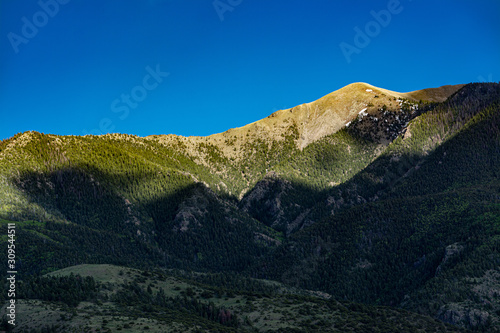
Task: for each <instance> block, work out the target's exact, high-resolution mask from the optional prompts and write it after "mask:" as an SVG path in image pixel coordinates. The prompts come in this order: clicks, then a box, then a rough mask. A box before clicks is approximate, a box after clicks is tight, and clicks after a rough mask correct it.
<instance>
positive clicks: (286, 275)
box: [0, 83, 500, 332]
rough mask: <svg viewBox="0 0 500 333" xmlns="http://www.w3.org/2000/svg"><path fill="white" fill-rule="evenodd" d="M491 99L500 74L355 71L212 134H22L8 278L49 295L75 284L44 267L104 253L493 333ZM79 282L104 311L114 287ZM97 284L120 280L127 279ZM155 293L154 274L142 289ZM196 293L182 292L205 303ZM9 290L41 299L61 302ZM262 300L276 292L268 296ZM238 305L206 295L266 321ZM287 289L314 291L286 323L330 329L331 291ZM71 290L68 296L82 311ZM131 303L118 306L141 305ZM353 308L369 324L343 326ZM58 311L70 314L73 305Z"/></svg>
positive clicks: (12, 185) (8, 195)
mask: <svg viewBox="0 0 500 333" xmlns="http://www.w3.org/2000/svg"><path fill="white" fill-rule="evenodd" d="M499 102H500V84H496V83H483V84H478V83H473V84H467V85H457V86H444V87H441V88H432V89H424V90H420V91H415V92H410V93H397V92H392V91H389V90H385V89H381V88H377V87H374V86H371V85H368V84H365V83H355V84H351V85H348V86H346V87H344V88H342V89H340V90H337V91H335V92H333V93H331V94H329V95H327V96H325V97H323V98H321V99H319V100H317V101H314V102H311V103H307V104H302V105H300V106H297V107H294V108H291V109H288V110H280V111H277V112H275V113H273V114H272V115H270V116H269V117H267V118H265V119H262V120H259V121H257V122H254V123H252V124H249V125H247V126H244V127H241V128H236V129H230V130H228V131H226V132H224V133H220V134H214V135H212V136H208V137H181V136H174V135H161V136H149V137H145V138H141V137H137V136H132V135H121V134H109V135H104V136H84V137H79V136H57V135H51V134H42V133H37V132H25V133H20V134H17V135H16V136H14V137H12V138H10V139H7V140H3V141H2V142H0V221H1V225H2V227H3V228H4V230H6V228H7V223H9V222H11V221H14V222H15V223H16V247H18V248H19V249H22V251H21V250H19V251H20V252H19V253H18V254H17V255H18V259H17V265H18V267H17V270H18V278H19V279H20V280H21V281H23V283H26V285H29V286H31V287H30V288H32V289H33V288H34V289H36V286H37V285H45V284H51V283H52V284H58V283H59V284H63V287H61V288H60V289H61V292H62V291H63V290H64V289H65V288H67V287H64V286H68V285H71V283H79V282H75V281H73V280H68V281H66V280H57V279H56V278H54V277H53V276H52V275H50V276H48V277H46V278H41V276H43V275H44V274H47V273H50V272H53V271H57V270H60V269H63V268H68V267H73V266H76V265H81V264H89V265H90V264H91V265H109V264H112V265H117V266H122V267H128V268H121V269H122V270H125V271H127V270H128V269H132V268H133V269H139V270H143V271H154V272H157V273H158V274H167V275H169V274H170V275H172V274H174V275H176V276H179V275H181V278H187V279H188V280H189V281H190V282H188V284H189V283H199V282H196V281H197V279H198V277H199V276H205V277H206V280H204V281H205V282H203V283H206V284H208V285H211V287H210V288H212V289H210V288H209V289H210V290H213V288H222V287H224V286H226V285H227V284H228V283H230V284H231V283H232V284H231V287H230V288H228V289H230V290H231V293H232V294H234V295H239V294H241V292H243V291H244V290H245V285H248V283H250V282H248V281H264V282H262V283H264V284H265V283H276V282H267V281H279V282H280V283H283V288H285V289H286V288H288V290H294V291H293V293H294V294H298V295H306V296H305V297H317V295H331V297H332V298H331V300H329V301H328V302H330V303H331V302H332V300H333V299H335V300H337V301H336V302H340V303H335V302H334V303H335V304H346V303H343V302H349V304H352V305H349V306H345V305H342V306H344V308H345V310H340V308H338V309H339V310H338V311H340V312H342V313H344V315H345V316H347V317H345V318H348V319H347V321H346V323H344V324H345V325H348V326H345V329H347V327H350V328H353V329H356V330H357V331H363V330H365V329H366V330H370V329H369V327H371V326H373V327H378V329H379V330H380V331H388V332H389V331H391V329H392V330H396V331H398V330H401V329H402V328H401V327H406V326H404V325H410V324H411V320H410V321H408V320H407V319H405V317H407V318H410V316H417V314H418V315H419V316H421V317H419V318H422V319H419V321H418V322H420V323H421V324H422V325H421V327H419V326H418V325H417V326H413V328H414V329H416V330H417V331H418V330H424V329H425V328H424V326H425V327H427V329H428V330H429V331H433V330H436V331H439V330H441V329H445V328H443V327H445V326H443V325H442V324H441V323H442V322H446V323H449V324H453V325H456V326H454V327H455V328H450V327H448V328H446V329H452V330H453V329H455V330H457V331H459V330H460V329H459V328H458V327H461V328H464V329H481V330H489V331H492V332H495V331H498V326H499V325H500V324H499V321H500V302H499V301H498V297H497V296H498V294H500V280H499V276H500V271H499V270H498V267H499V263H500V253H499V250H498V249H499V246H498V245H499V244H498V240H499V239H500V238H499V235H500V205H499V204H500V186H499V185H500V184H499V181H498V175H499V171H500V170H499V165H500V164H499V162H500V161H499V157H500V136H499V134H500V133H499V132H500V131H499V126H498V125H499V123H500V122H499V120H500V119H499V116H500V114H499ZM4 235H6V233H5V234H4ZM7 240H8V239H7V238H6V237H4V238H2V244H4V245H5V246H7ZM5 255H6V254H5V253H4V254H3V256H4V258H5V260H6V257H5ZM76 267H78V266H76ZM92 267H93V266H92ZM113 267H114V266H113ZM68 269H69V268H68ZM172 270H174V271H172ZM76 271H78V272H79V273H80V275H82V276H86V275H89V274H86V273H85V272H82V271H81V270H78V269H77V270H76ZM76 271H75V272H76ZM195 272H196V273H195ZM110 274H111V273H110ZM112 274H114V273H112ZM140 274H142V273H140ZM144 274H150V273H147V272H146V273H144ZM155 274H156V273H155ZM185 274H188V276H186V275H185ZM193 274H194V275H193ZM221 274H222V275H221ZM90 275H92V274H90ZM221 276H223V277H224V278H223V279H221V278H220V277H221ZM92 278H93V279H95V280H96V281H97V280H99V279H102V276H99V275H98V274H97V275H92ZM37 279H38V280H37ZM46 279H48V280H46ZM51 279H52V280H51ZM53 279H56V280H53ZM78 279H81V278H77V280H78ZM161 279H164V277H161ZM161 279H160V281H161ZM249 279H250V280H249ZM255 279H258V280H255ZM78 281H80V280H78ZM89 281H90V280H89ZM92 281H94V280H92ZM207 281H211V282H210V283H208V282H207ZM230 281H233V282H230ZM245 281H247V282H245ZM89 283H91V282H89ZM92 283H94V284H92ZM92 283H91V284H92V286H93V287H92V288H93V289H92V288H91V290H89V292H88V294H89V295H93V296H85V297H84V296H82V299H81V302H89V301H91V303H92V302H93V304H94V306H97V307H98V308H99V307H100V305H99V302H105V301H106V300H109V299H106V298H105V297H109V295H108V296H104V295H105V294H109V293H107V292H104V291H103V289H102V286H100V287H96V284H95V281H94V282H92ZM120 283H121V282H120ZM151 283H152V284H153V285H157V284H159V283H160V282H154V281H151ZM252 283H253V282H252ZM259 283H260V282H259ZM87 287H88V286H86V285H85V286H81V287H79V288H80V289H82V290H83V289H85V288H87ZM143 287H145V288H146V289H147V287H146V285H143ZM109 288H112V289H113V290H115V291H116V292H117V293H119V292H120V291H119V290H121V289H120V288H122V287H120V286H119V285H116V286H113V287H109ZM126 288H135V287H132V286H130V287H128V286H127V287H125V289H124V290H128V291H126V292H125V291H123V292H124V293H128V292H131V291H132V290H135V291H134V293H137V295H138V296H137V297H138V298H140V299H143V301H144V302H145V303H144V304H147V303H151V302H150V300H149V299H148V297H150V296H147V294H148V291H147V290H146V294H143V291H141V290H139V289H137V290H136V289H126ZM141 288H142V287H141ZM172 288H173V287H172ZM192 288H194V287H192ZM259 288H260V289H262V288H261V287H259ZM260 289H259V290H260ZM264 289H265V288H264ZM311 290H314V291H316V292H317V293H318V294H311ZM158 292H159V289H158V288H156V289H155V288H153V287H152V291H151V293H149V295H155V294H157V293H158ZM201 293H203V290H201V289H200V295H201ZM99 295H100V296H99ZM140 295H143V296H140ZM144 295H146V296H147V297H146V296H144ZM315 295H316V296H315ZM192 296H194V295H191V297H190V298H191V300H190V302H194V303H193V304H195V303H196V302H198V303H199V301H201V300H202V299H200V298H198V301H195V300H193V299H196V297H195V298H193V297H192ZM3 297H5V295H4V296H3ZM22 297H23V299H27V300H29V299H37V300H40V301H41V302H42V303H40V304H45V305H41V306H46V305H47V304H49V303H50V302H54V301H55V300H58V299H59V300H62V301H64V299H65V298H66V297H65V296H58V297H59V298H57V297H55V296H54V297H55V298H54V297H52V296H47V295H46V294H43V295H41V294H37V293H32V294H29V293H24V294H22ZM51 297H52V298H51ZM89 297H90V298H89ZM142 297H144V298H142ZM158 297H160V298H161V297H163V296H161V295H160V296H158ZM199 297H201V296H199ZM259 297H260V296H259ZM266 297H268V298H269V299H272V300H275V301H276V302H278V303H280V304H281V302H283V296H280V294H279V293H275V292H271V293H270V294H269V295H268V296H266ZM301 297H302V296H301ZM328 297H330V296H328ZM320 298H321V297H320ZM228 299H232V298H231V297H228ZM137 300H138V299H137ZM234 301H235V302H236V299H235V300H234ZM27 302H30V301H27ZM43 302H45V303H43ZM47 302H49V303H47ZM110 302H111V303H112V304H115V305H117V304H120V302H125V303H124V304H129V303H127V302H132V301H130V300H126V299H121V298H120V299H111V300H110ZM141 302H142V301H141ZM141 302H138V303H137V302H136V303H137V304H142V303H141ZM162 302H163V301H162ZM165 302H166V303H165ZM169 302H174V301H173V300H171V301H168V302H167V301H166V300H164V303H161V304H156V305H155V306H158V308H157V310H158V311H159V312H160V313H164V312H165V311H167V310H166V309H170V310H168V311H171V310H172V304H177V305H178V306H180V307H184V308H185V309H187V307H186V306H184V305H182V304H184V303H182V304H181V303H175V302H174V303H169ZM176 302H177V301H176ZM179 302H180V301H179ZM182 302H186V300H184V301H182ZM235 302H232V301H229V302H223V304H222V303H217V304H219V305H217V306H222V305H223V307H224V311H226V310H227V311H229V312H231V313H233V312H234V313H239V314H238V318H239V319H238V320H235V321H233V322H232V323H233V324H234V325H236V326H233V327H232V328H231V327H229V328H227V329H236V328H235V327H239V328H238V329H239V330H243V329H251V328H252V327H253V329H256V330H258V331H270V330H275V331H279V329H280V328H279V326H276V325H274V324H273V325H271V324H270V323H271V321H266V320H262V318H261V317H259V318H260V319H259V320H258V322H259V323H258V324H257V323H256V322H255V320H254V319H255V318H254V319H250V322H252V323H253V324H248V323H247V322H246V320H245V319H244V317H242V315H243V314H244V316H247V317H252V316H254V317H255V314H253V315H251V313H252V311H250V309H251V308H252V307H251V306H250V305H248V306H250V308H249V309H246V310H245V309H243V308H242V307H239V305H236V303H235ZM240 302H241V300H240ZM259 302H261V301H259ZM262 302H263V301H262ZM262 302H261V303H262ZM293 302H296V303H294V304H296V305H290V306H291V307H292V308H293V307H295V306H297V307H299V306H300V304H302V303H301V302H313V303H314V304H319V305H318V306H317V309H318V313H317V315H316V316H312V317H311V315H310V314H307V313H298V314H295V315H294V317H297V318H300V319H299V320H298V321H297V322H296V324H294V325H295V326H294V325H292V326H293V327H295V329H297V330H299V331H300V330H304V329H306V328H307V327H308V325H309V327H310V329H314V328H315V329H320V327H323V328H322V329H321V330H322V331H335V330H340V331H342V329H341V328H339V327H342V326H338V325H337V324H338V318H337V319H335V318H330V319H331V320H333V321H330V319H328V320H327V319H325V318H326V317H324V315H325V313H327V312H328V311H330V310H331V309H332V308H331V306H333V305H329V304H330V303H328V302H327V303H328V304H327V303H324V302H326V301H324V300H321V299H316V298H315V300H314V301H309V300H308V301H306V300H304V299H300V298H299V299H297V300H296V301H293ZM315 302H316V303H315ZM317 302H319V303H317ZM322 302H323V303H322ZM167 303H168V304H170V305H167ZM198 303H196V304H198ZM202 303H203V302H202ZM78 304H80V303H78ZM78 304H70V305H67V306H69V307H70V308H73V309H77V310H74V311H77V312H79V311H80V310H79V309H80V307H79V306H77V305H78ZM203 304H205V303H203ZM203 304H201V303H200V304H198V305H195V306H194V308H191V307H189V309H191V310H193V309H195V308H203V307H204V306H205V305H203ZM207 304H208V303H207ZM262 304H264V303H262ZM284 304H286V303H284ZM332 304H333V303H332ZM129 305H130V306H132V305H131V304H129ZM37 306H38V305H37ZM75 306H77V307H75ZM214 306H215V305H214ZM335 306H337V305H335ZM387 307H389V308H387ZM133 308H134V310H133V311H132V312H130V313H128V314H127V316H128V317H129V318H133V317H137V316H138V313H140V312H141V311H143V310H141V307H140V306H138V307H133ZM313 308H314V307H313ZM344 308H342V309H344ZM221 309H222V308H219V310H221ZM328 309H330V310H328ZM356 309H358V310H359V309H363V310H362V311H361V312H363V313H365V314H368V313H371V314H373V313H377V316H378V315H380V316H381V317H380V318H387V317H388V316H389V317H391V318H393V319H391V323H393V324H389V323H387V322H386V321H385V319H384V320H382V319H380V320H382V322H383V323H384V324H383V325H382V324H380V325H382V326H379V321H378V319H377V321H376V322H377V323H375V322H371V321H370V322H368V321H366V320H367V319H366V318H365V319H362V318H361V317H362V316H361V317H360V316H359V315H356V314H355V313H354V312H356V311H357V310H356ZM403 309H404V310H403ZM149 310H151V309H148V310H147V311H146V310H144V311H146V312H148V311H149ZM191 310H187V311H188V312H189V313H191V314H190V315H189V316H194V317H190V318H191V319H190V320H191V321H190V322H191V323H192V324H193V323H197V324H196V325H201V326H200V327H206V329H207V330H222V328H221V327H220V326H217V325H220V324H221V323H220V321H219V323H218V324H217V323H212V322H210V321H209V322H206V321H203V320H202V318H201V317H203V315H202V316H201V317H199V312H196V311H197V310H193V311H194V312H193V311H191ZM29 311H30V312H35V311H38V310H37V307H33V308H30V310H29ZM58 311H59V310H57V311H56V313H59V312H58ZM64 311H66V310H64ZM68 311H69V312H71V311H73V310H71V311H70V310H68ZM99 311H101V310H99ZM99 311H98V312H99ZM113 311H114V312H113ZM113 311H112V312H113V313H115V314H119V313H122V314H125V312H124V311H126V310H125V309H123V308H116V309H114V310H113ZM134 311H136V312H134ZM144 311H143V312H144ZM168 311H167V312H168ZM190 311H191V312H190ZM258 311H264V310H258ZM276 311H278V310H276ZM279 311H285V310H284V309H280V310H279ZM279 311H278V312H279ZM325 311H326V312H325ZM335 311H337V310H335ZM353 311H354V312H353ZM401 311H409V312H401ZM69 312H68V313H69ZM358 312H359V311H358ZM65 313H67V311H66V312H65ZM92 313H93V314H89V313H87V316H90V317H91V318H93V317H94V316H96V312H92ZM132 313H136V314H135V315H132ZM197 313H198V314H197ZM259 313H261V314H262V316H263V318H268V319H269V318H274V317H273V315H271V314H270V313H268V314H263V313H262V312H259ZM320 313H321V314H320ZM224 314H225V315H226V312H224ZM410 314H411V315H410ZM61 316H66V314H64V313H62V314H61ZM142 316H145V315H144V314H143V315H142ZM259 316H261V315H259ZM65 318H66V317H65ZM144 318H147V320H148V321H157V318H156V317H155V316H153V315H151V316H149V315H148V316H146V317H144ZM155 318H156V319H155ZM321 318H323V319H321ZM343 318H344V317H343ZM356 318H357V319H356ZM415 318H416V317H415ZM431 318H435V319H437V320H439V321H434V319H431ZM101 319H102V318H101ZM219 319H220V318H219ZM30 320H31V319H30ZM102 320H106V321H109V319H102ZM145 320H146V319H145ZM269 320H271V319H269ZM325 320H326V321H325ZM356 320H358V321H359V322H363V323H364V325H366V326H363V327H361V326H359V327H358V326H356V325H353V326H349V325H351V323H353V322H355V321H356ZM420 320H421V321H420ZM69 322H70V323H68V325H70V326H71V325H73V324H74V325H77V323H76V319H75V320H70V321H69ZM299 322H301V324H299ZM78 323H79V324H78V325H80V324H81V325H84V324H82V323H81V322H78ZM266 323H267V324H269V327H266V325H265V324H266ZM335 323H337V324H335ZM54 325H55V324H54ZM85 325H90V326H91V327H94V326H95V325H94V324H93V323H92V322H86V324H85ZM113 325H115V324H113ZM113 325H110V326H113ZM152 325H153V324H152ZM155 325H156V324H155ZM158 325H164V324H161V323H160V324H158ZM179 325H181V324H179ZM205 325H206V326H205ZM213 325H215V326H213ZM322 325H323V326H322ZM391 325H392V326H391ZM401 325H403V326H401ZM104 326H106V325H104ZM129 326H130V325H129ZM181 326H182V325H181ZM223 326H224V325H223ZM292 326H290V327H289V328H285V327H282V326H281V329H282V330H283V329H284V330H287V329H291V327H292ZM61 327H62V326H61ZM65 327H68V326H65ZM113 327H115V326H113ZM210 327H211V328H210ZM216 327H218V328H216ZM355 327H356V328H355ZM382 327H383V328H382ZM398 327H399V328H398ZM31 328H32V327H31V326H30V328H29V329H31ZM115 328H116V327H115ZM121 328H122V329H124V330H125V331H126V329H129V328H125V327H121ZM25 329H27V328H26V327H25ZM109 329H111V328H109ZM136 329H137V328H136ZM179 329H180V328H179ZM60 330H62V329H60ZM130 330H132V331H134V329H133V328H130ZM181 330H182V329H181ZM408 330H410V328H408ZM56 331H57V329H56Z"/></svg>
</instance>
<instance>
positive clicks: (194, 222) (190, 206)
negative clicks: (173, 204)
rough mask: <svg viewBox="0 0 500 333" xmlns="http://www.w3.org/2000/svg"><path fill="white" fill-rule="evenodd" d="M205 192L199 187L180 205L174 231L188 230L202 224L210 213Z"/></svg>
mask: <svg viewBox="0 0 500 333" xmlns="http://www.w3.org/2000/svg"><path fill="white" fill-rule="evenodd" d="M205 192H206V191H204V190H203V189H202V188H197V189H196V190H195V191H194V192H193V194H192V195H191V196H190V197H188V198H187V199H186V200H184V201H183V202H182V203H181V204H180V205H179V209H178V211H177V214H176V215H175V218H174V222H173V228H172V231H174V232H186V231H188V230H189V229H190V228H194V227H199V226H201V221H203V219H204V216H205V215H206V214H208V206H209V202H208V198H207V193H205Z"/></svg>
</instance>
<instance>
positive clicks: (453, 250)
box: [436, 243, 464, 275]
mask: <svg viewBox="0 0 500 333" xmlns="http://www.w3.org/2000/svg"><path fill="white" fill-rule="evenodd" d="M463 249H464V246H463V245H460V244H458V243H455V244H451V245H448V246H447V247H446V249H445V252H444V257H443V260H442V261H441V264H439V266H438V268H437V269H436V275H439V273H441V271H442V269H443V267H444V266H445V265H446V263H448V262H449V261H450V259H451V258H453V257H455V256H456V255H458V254H459V253H460V252H462V251H463Z"/></svg>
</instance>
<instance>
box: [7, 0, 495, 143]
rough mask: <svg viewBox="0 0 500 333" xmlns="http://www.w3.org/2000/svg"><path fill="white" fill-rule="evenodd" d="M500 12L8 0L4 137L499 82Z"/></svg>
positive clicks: (127, 128) (208, 120)
mask: <svg viewBox="0 0 500 333" xmlns="http://www.w3.org/2000/svg"><path fill="white" fill-rule="evenodd" d="M499 17H500V1H498V0H490V1H487V0H479V1H468V0H453V1H451V0H443V1H428V0H401V1H396V0H390V1H361V0H354V1H342V2H341V1H332V0H312V1H311V0H309V1H305V0H303V1H296V0H287V1H284V0H276V1H268V0H267V1H264V0H216V1H213V0H207V1H205V0H203V1H202V0H190V1H186V0H135V1H132V0H99V1H98V0H41V1H34V0H22V1H21V0H0V139H5V138H8V137H11V136H13V135H14V134H16V133H19V132H24V131H27V130H35V131H39V132H43V133H53V134H60V135H69V134H71V135H84V134H88V133H93V134H100V133H107V132H117V133H128V134H135V135H139V136H147V135H152V134H178V135H185V136H188V135H210V134H213V133H218V132H222V131H225V130H227V129H229V128H232V127H239V126H243V125H245V124H247V123H250V122H253V121H256V120H258V119H261V118H264V117H266V116H268V115H269V114H271V113H272V112H274V111H277V110H279V109H284V108H289V107H293V106H295V105H298V104H302V103H307V102H310V101H313V100H316V99H318V98H320V97H322V96H323V95H326V94H328V93H330V92H332V91H334V90H337V89H339V88H341V87H343V86H345V85H347V84H349V83H352V82H359V81H362V82H368V83H370V84H373V85H375V86H379V87H382V88H386V89H390V90H395V91H400V92H407V91H412V90H417V89H423V88H430V87H438V86H441V85H445V84H459V83H469V82H477V81H498V80H500V61H499V59H500V20H498V18H499ZM360 31H361V33H360Z"/></svg>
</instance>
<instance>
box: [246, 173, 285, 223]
mask: <svg viewBox="0 0 500 333" xmlns="http://www.w3.org/2000/svg"><path fill="white" fill-rule="evenodd" d="M291 188H292V185H291V184H290V182H288V181H286V180H283V179H280V178H279V177H278V175H276V174H275V173H269V174H268V175H267V176H266V177H265V178H264V179H263V180H261V181H260V182H258V183H257V184H256V185H255V187H254V188H253V189H252V190H251V191H250V192H249V193H247V195H246V196H245V197H244V198H243V199H242V200H241V202H240V207H241V209H242V210H243V211H244V212H246V213H249V214H250V215H251V216H252V217H254V218H256V219H257V220H259V221H260V222H263V223H265V224H266V225H268V226H270V227H273V228H274V227H277V226H278V225H279V224H281V223H282V221H281V220H282V217H283V215H284V207H283V206H282V200H281V198H282V196H283V195H284V194H286V192H287V191H288V190H290V189H291Z"/></svg>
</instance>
